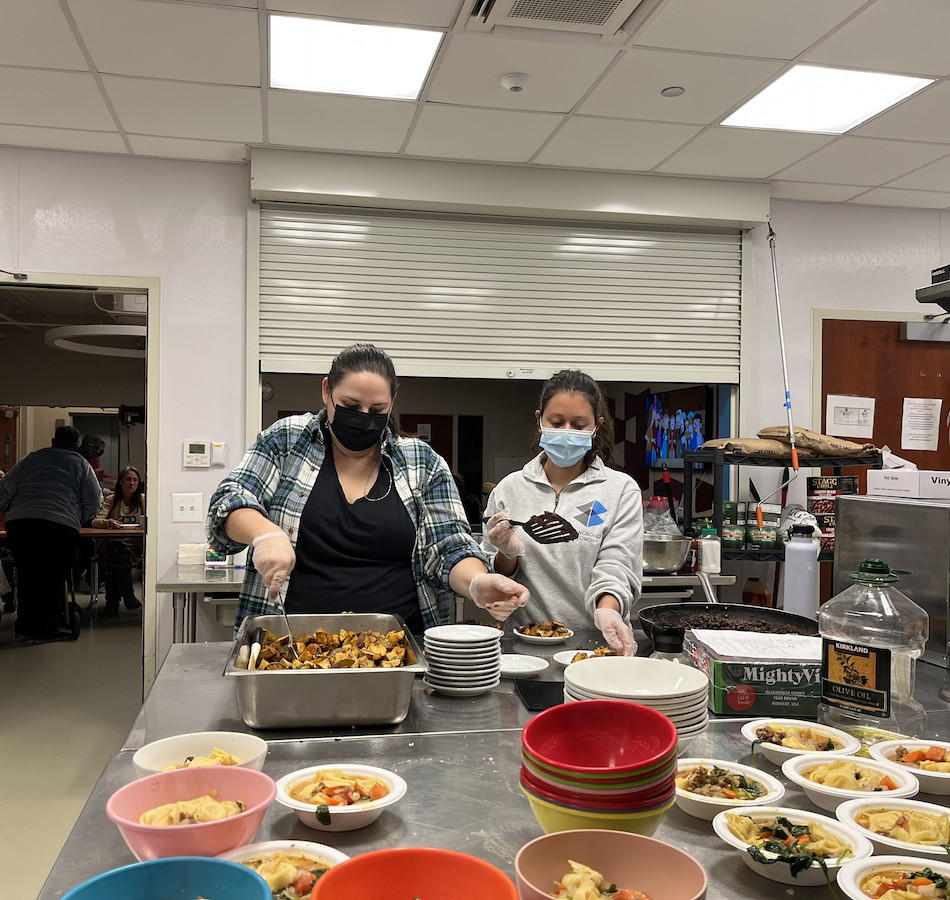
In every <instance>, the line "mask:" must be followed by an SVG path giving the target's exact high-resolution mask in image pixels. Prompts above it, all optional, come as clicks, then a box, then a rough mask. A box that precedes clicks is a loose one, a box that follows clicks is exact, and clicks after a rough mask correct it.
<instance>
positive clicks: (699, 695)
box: [564, 656, 709, 753]
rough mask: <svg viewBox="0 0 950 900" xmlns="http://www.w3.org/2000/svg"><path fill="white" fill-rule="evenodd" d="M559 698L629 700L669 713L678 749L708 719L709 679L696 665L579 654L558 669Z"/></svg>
mask: <svg viewBox="0 0 950 900" xmlns="http://www.w3.org/2000/svg"><path fill="white" fill-rule="evenodd" d="M564 699H565V701H571V700H600V699H612V700H632V701H634V702H635V703H642V704H643V705H644V706H650V707H652V708H653V709H655V710H658V711H659V712H661V713H663V714H664V715H666V716H669V718H670V720H671V721H672V722H673V724H674V725H675V726H676V731H677V733H678V742H679V743H678V752H680V753H682V752H683V751H684V750H685V749H686V746H687V744H688V743H689V742H690V741H692V740H693V739H694V738H696V737H698V736H699V735H701V734H702V733H703V732H704V731H705V730H706V728H707V726H708V724H709V710H708V704H709V678H708V677H707V676H706V674H705V673H704V672H700V671H699V669H694V668H693V667H692V666H684V665H681V664H679V663H675V662H670V661H669V660H666V659H650V658H647V657H642V656H605V657H602V658H599V659H582V660H580V661H579V662H576V663H573V664H572V665H570V666H568V667H567V668H566V669H565V670H564Z"/></svg>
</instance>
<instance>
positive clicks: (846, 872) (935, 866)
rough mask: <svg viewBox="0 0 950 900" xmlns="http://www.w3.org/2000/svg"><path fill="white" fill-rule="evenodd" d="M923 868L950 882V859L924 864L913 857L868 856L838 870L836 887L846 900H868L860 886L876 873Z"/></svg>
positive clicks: (915, 870)
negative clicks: (842, 892) (927, 868)
mask: <svg viewBox="0 0 950 900" xmlns="http://www.w3.org/2000/svg"><path fill="white" fill-rule="evenodd" d="M925 867H929V868H930V869H931V871H933V872H936V873H937V874H938V875H943V877H944V878H946V879H947V880H948V881H950V859H948V860H946V861H944V860H939V859H934V860H929V861H928V862H927V863H926V864H924V863H922V862H921V860H920V858H919V857H915V856H870V857H868V858H867V859H859V860H857V861H856V862H855V863H854V865H850V866H843V867H842V868H841V869H839V870H838V887H840V888H841V890H842V891H844V893H845V896H847V897H848V900H868V895H867V894H865V893H864V892H863V891H862V890H861V884H862V883H863V882H864V881H865V879H867V878H870V877H872V876H873V875H875V874H877V873H878V872H886V871H893V870H895V869H899V870H903V871H907V872H919V871H920V870H921V869H923V868H925Z"/></svg>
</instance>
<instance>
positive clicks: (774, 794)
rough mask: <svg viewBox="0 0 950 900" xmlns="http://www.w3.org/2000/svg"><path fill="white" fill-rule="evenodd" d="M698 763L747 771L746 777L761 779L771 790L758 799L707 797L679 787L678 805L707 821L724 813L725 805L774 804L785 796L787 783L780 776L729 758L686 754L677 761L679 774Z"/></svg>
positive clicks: (689, 813) (767, 788)
mask: <svg viewBox="0 0 950 900" xmlns="http://www.w3.org/2000/svg"><path fill="white" fill-rule="evenodd" d="M698 766H703V767H705V768H712V767H714V766H719V767H720V768H721V769H725V770H726V771H727V772H731V773H733V774H736V775H744V776H745V777H746V778H750V779H753V780H755V781H757V782H759V784H761V785H762V787H764V788H765V790H766V791H767V792H768V793H766V794H763V795H762V796H761V797H758V798H756V799H755V800H730V799H729V798H728V797H704V796H703V795H702V794H695V793H693V792H692V791H687V790H685V789H684V788H681V787H677V788H676V805H677V806H678V807H679V808H680V809H681V810H683V812H684V813H686V815H688V816H695V817H696V818H697V819H705V820H706V821H707V822H711V821H712V820H713V819H714V818H715V817H716V815H717V814H718V813H721V812H722V811H723V810H724V809H735V808H736V807H737V806H774V805H775V804H776V803H778V802H779V800H781V799H782V797H784V796H785V785H784V784H782V782H781V781H779V780H778V779H777V778H773V777H772V776H771V775H769V774H767V773H766V772H763V771H761V770H760V769H755V768H753V767H752V766H743V765H740V764H739V763H736V762H732V761H731V760H727V759H703V758H700V757H692V758H686V757H684V758H683V759H680V760H678V761H677V764H676V777H677V778H681V777H683V776H684V775H685V774H686V772H688V771H689V770H690V769H694V768H697V767H698ZM681 773H682V774H681Z"/></svg>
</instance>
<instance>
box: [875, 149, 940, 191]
mask: <svg viewBox="0 0 950 900" xmlns="http://www.w3.org/2000/svg"><path fill="white" fill-rule="evenodd" d="M887 186H888V187H892V188H911V189H916V190H919V191H946V190H950V156H945V157H944V158H943V159H938V160H937V161H936V162H933V163H930V165H927V166H924V167H923V168H920V169H918V170H917V171H916V172H910V173H909V174H907V175H902V176H901V177H900V178H895V179H894V180H893V181H890V182H888V185H887Z"/></svg>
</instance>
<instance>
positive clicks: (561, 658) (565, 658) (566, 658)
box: [551, 650, 593, 666]
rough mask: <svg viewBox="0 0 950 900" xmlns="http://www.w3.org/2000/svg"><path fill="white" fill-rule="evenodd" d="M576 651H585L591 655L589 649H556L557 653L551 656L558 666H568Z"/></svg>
mask: <svg viewBox="0 0 950 900" xmlns="http://www.w3.org/2000/svg"><path fill="white" fill-rule="evenodd" d="M578 653H586V654H587V655H588V657H590V656H593V651H591V650H558V652H557V653H555V654H554V656H553V657H551V658H552V659H553V660H554V661H555V662H556V663H557V664H558V665H559V666H569V665H570V664H571V660H573V659H574V657H575V656H577V654H578Z"/></svg>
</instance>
